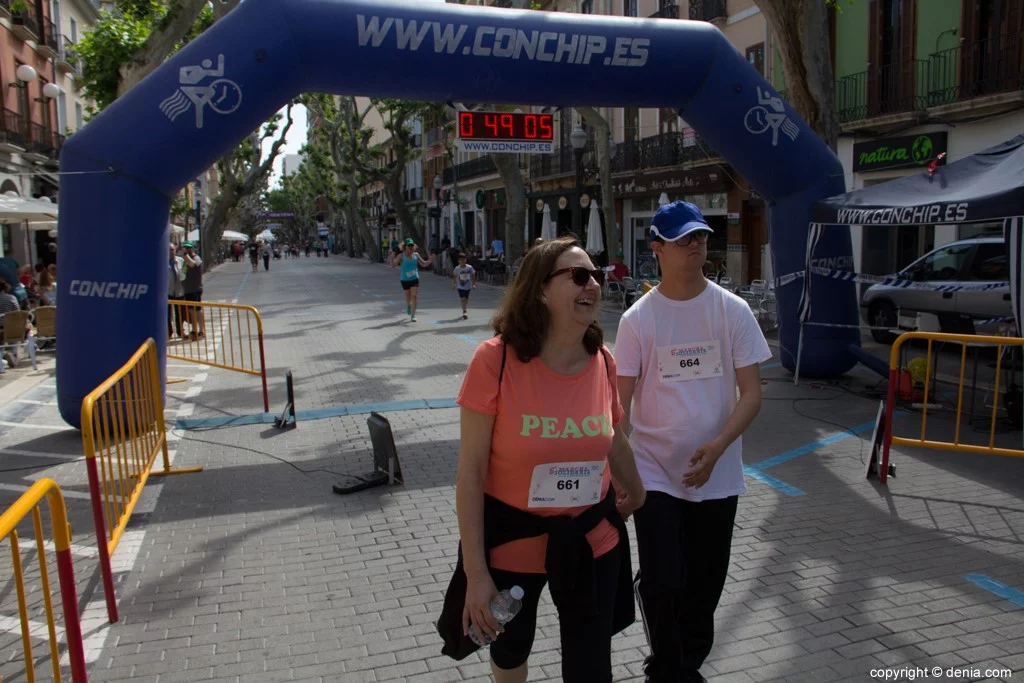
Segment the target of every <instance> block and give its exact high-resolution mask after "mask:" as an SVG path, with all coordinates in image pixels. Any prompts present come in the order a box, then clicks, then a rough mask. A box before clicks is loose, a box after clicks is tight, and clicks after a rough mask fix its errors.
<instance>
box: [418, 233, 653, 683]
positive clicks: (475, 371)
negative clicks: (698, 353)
mask: <svg viewBox="0 0 1024 683" xmlns="http://www.w3.org/2000/svg"><path fill="white" fill-rule="evenodd" d="M603 275H604V271H602V270H598V269H595V268H594V265H593V263H591V261H590V258H589V257H588V256H587V253H586V252H585V251H584V250H583V249H582V248H581V247H580V244H579V242H578V241H576V240H575V239H573V238H562V239H558V240H554V241H551V242H548V243H545V244H544V245H542V246H539V247H535V248H534V249H531V250H530V253H529V255H528V256H527V257H526V259H525V260H524V262H523V266H522V270H521V272H520V276H519V277H518V278H517V279H516V280H515V281H513V283H512V284H511V285H510V289H509V292H508V295H507V297H506V298H505V300H504V302H503V304H502V306H501V308H500V309H499V311H498V313H497V315H496V316H495V318H494V323H493V324H494V330H495V332H496V333H497V336H495V337H493V338H492V339H490V340H488V341H485V342H483V343H482V344H480V345H479V346H478V347H477V350H476V353H475V354H474V355H473V360H472V361H471V362H470V364H469V368H468V370H467V371H466V376H465V380H464V381H463V384H462V390H461V391H460V392H459V397H458V399H457V402H458V404H459V405H460V406H461V411H462V412H461V441H460V448H459V470H458V482H457V484H456V507H457V512H458V519H459V535H460V538H461V544H460V552H459V559H458V565H457V567H456V570H455V575H454V576H453V577H452V580H451V584H450V585H449V587H448V592H447V593H446V595H445V603H444V609H443V612H442V615H441V620H440V621H439V623H438V628H439V630H440V632H441V635H442V637H443V638H444V640H445V648H444V650H443V652H444V653H445V654H447V655H449V656H451V657H454V658H456V659H461V658H462V657H465V656H466V655H468V654H469V653H470V652H472V651H473V650H474V649H475V647H476V646H475V645H474V644H473V641H472V640H471V639H469V637H468V634H469V632H470V629H472V630H473V632H474V633H475V634H476V635H477V636H478V638H480V639H481V640H484V641H485V642H490V643H491V644H490V654H491V671H492V672H493V674H494V678H495V680H496V681H498V683H513V682H514V683H521V682H522V681H525V680H526V678H527V674H528V668H527V659H528V658H529V656H530V651H531V649H532V647H533V640H534V635H535V631H536V625H537V603H538V601H539V599H540V593H541V590H542V589H543V588H544V586H545V584H547V585H548V586H549V588H550V592H551V596H552V599H553V600H554V603H555V606H556V607H557V608H558V622H559V631H560V634H561V652H562V680H563V681H566V682H567V683H606V682H607V681H611V680H612V664H611V639H612V635H613V634H615V633H618V632H620V631H621V630H622V629H624V628H626V627H627V626H629V625H630V624H631V623H632V622H633V620H634V606H633V594H632V587H631V580H632V576H631V568H630V567H631V564H630V556H629V539H628V535H627V531H626V526H625V521H624V518H623V516H622V515H621V514H619V512H618V511H617V510H616V507H615V496H614V493H613V492H612V490H611V486H610V481H611V476H614V477H615V480H616V481H617V482H619V483H621V484H622V486H623V505H622V508H623V512H625V513H627V514H628V512H629V511H631V510H632V509H633V508H637V507H639V506H641V505H643V503H644V495H645V494H644V489H643V486H642V485H641V482H640V477H639V474H638V473H637V469H636V464H635V462H634V461H633V452H632V450H631V448H630V446H629V442H628V441H627V439H626V437H625V434H624V433H623V432H622V431H620V430H619V429H618V425H619V422H620V420H621V417H622V408H621V406H620V404H619V397H618V392H617V388H616V383H615V376H616V370H615V361H614V359H613V358H612V355H611V353H610V352H609V351H608V350H607V348H606V347H605V345H604V334H603V332H602V331H601V328H600V326H599V325H598V324H597V322H596V316H597V306H598V304H599V303H600V297H601V284H600V282H601V278H602V276H603ZM514 586H519V587H521V588H523V589H524V592H525V595H524V597H523V599H522V608H521V611H520V612H519V613H518V614H517V615H516V616H515V618H513V619H512V620H511V621H509V622H508V623H507V624H505V625H504V626H502V625H501V624H499V623H498V622H497V621H496V620H495V618H494V616H493V614H492V613H491V611H490V608H489V606H490V603H491V601H492V600H493V599H494V597H495V596H496V595H497V594H498V591H499V590H508V589H511V588H512V587H514Z"/></svg>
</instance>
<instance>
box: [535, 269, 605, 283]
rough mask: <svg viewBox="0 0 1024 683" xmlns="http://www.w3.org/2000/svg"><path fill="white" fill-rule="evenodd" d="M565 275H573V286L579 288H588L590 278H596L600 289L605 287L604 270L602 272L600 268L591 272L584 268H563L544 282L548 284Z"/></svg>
mask: <svg viewBox="0 0 1024 683" xmlns="http://www.w3.org/2000/svg"><path fill="white" fill-rule="evenodd" d="M564 273H571V275H570V277H572V281H573V284H575V285H576V286H577V287H586V286H587V283H588V282H590V278H594V281H595V282H597V286H598V287H601V286H603V285H604V271H603V270H601V269H600V268H598V269H596V270H590V269H588V268H583V267H582V266H571V267H569V268H561V269H559V270H556V271H555V272H553V273H551V275H548V276H547V278H546V279H545V280H544V281H545V282H547V281H548V280H552V279H554V278H556V277H558V276H559V275H562V274H564Z"/></svg>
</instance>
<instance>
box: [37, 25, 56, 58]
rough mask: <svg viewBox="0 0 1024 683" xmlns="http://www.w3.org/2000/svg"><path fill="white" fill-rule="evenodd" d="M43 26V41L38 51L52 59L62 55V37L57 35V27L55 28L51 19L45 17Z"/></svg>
mask: <svg viewBox="0 0 1024 683" xmlns="http://www.w3.org/2000/svg"><path fill="white" fill-rule="evenodd" d="M42 25H43V36H42V38H43V39H42V42H41V43H40V44H39V48H38V49H39V50H40V51H41V52H43V53H45V54H46V55H47V56H48V57H50V58H51V59H52V58H54V57H56V56H57V55H58V54H59V53H60V37H59V34H58V33H57V27H56V26H54V24H53V22H52V21H51V20H50V19H49V17H43V21H42Z"/></svg>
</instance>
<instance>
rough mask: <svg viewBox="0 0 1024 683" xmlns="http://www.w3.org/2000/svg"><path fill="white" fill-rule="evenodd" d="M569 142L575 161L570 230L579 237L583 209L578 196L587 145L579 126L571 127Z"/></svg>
mask: <svg viewBox="0 0 1024 683" xmlns="http://www.w3.org/2000/svg"><path fill="white" fill-rule="evenodd" d="M569 142H570V143H571V144H572V152H573V156H574V157H575V161H576V200H575V202H573V207H572V231H573V233H574V234H575V235H576V236H577V237H580V227H581V225H582V223H583V209H582V207H581V206H580V196H581V194H582V189H583V188H582V185H583V148H584V147H586V145H587V134H586V133H585V132H583V129H582V128H580V127H579V126H576V127H575V128H573V131H572V133H571V134H570V135H569Z"/></svg>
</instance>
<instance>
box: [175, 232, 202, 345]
mask: <svg viewBox="0 0 1024 683" xmlns="http://www.w3.org/2000/svg"><path fill="white" fill-rule="evenodd" d="M181 246H182V247H183V248H184V249H185V254H184V255H183V256H182V260H183V261H184V263H185V265H184V269H185V278H184V280H182V283H181V288H182V297H183V298H184V299H185V301H195V302H197V303H198V302H200V301H202V300H203V259H202V258H200V256H199V254H197V253H196V245H195V244H193V243H192V242H189V241H186V242H182V244H181ZM186 311H187V318H188V324H189V328H190V329H189V333H190V336H191V337H192V340H193V341H195V340H197V339H199V338H201V337H205V336H206V316H205V315H204V314H203V307H202V306H189V307H188V308H187V309H186Z"/></svg>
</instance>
